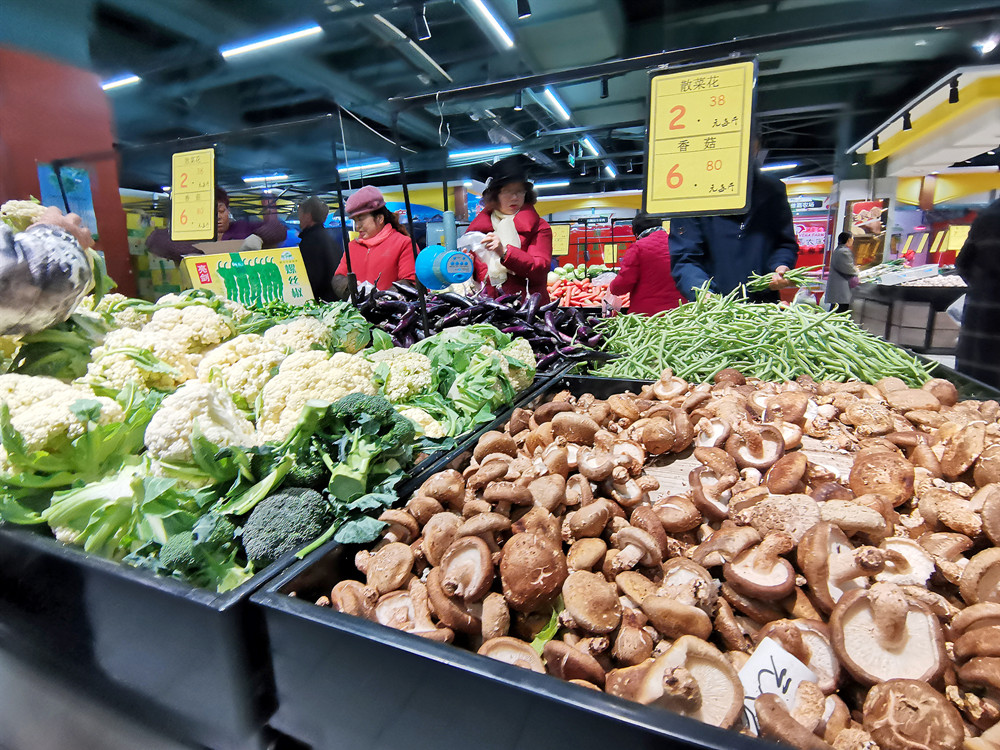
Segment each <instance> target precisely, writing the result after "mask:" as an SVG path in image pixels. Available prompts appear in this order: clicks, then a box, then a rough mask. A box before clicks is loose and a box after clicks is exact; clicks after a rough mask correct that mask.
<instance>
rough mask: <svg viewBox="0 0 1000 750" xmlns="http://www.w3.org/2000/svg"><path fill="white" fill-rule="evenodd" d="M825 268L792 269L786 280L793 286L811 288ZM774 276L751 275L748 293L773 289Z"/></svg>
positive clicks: (748, 282) (786, 273)
mask: <svg viewBox="0 0 1000 750" xmlns="http://www.w3.org/2000/svg"><path fill="white" fill-rule="evenodd" d="M822 268H823V266H803V267H802V268H790V269H789V270H787V271H785V278H786V279H787V280H788V281H790V282H792V286H798V287H803V286H809V285H810V284H813V283H815V282H816V281H817V279H816V276H815V273H816V271H819V270H820V269H822ZM773 276H774V274H770V273H768V274H765V275H763V276H761V275H760V274H759V273H753V274H750V278H749V279H747V291H748V292H766V291H767V290H768V289H770V288H771V279H772V277H773Z"/></svg>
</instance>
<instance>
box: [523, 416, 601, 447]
mask: <svg viewBox="0 0 1000 750" xmlns="http://www.w3.org/2000/svg"><path fill="white" fill-rule="evenodd" d="M536 413H537V412H536ZM599 429H601V426H600V425H599V424H597V422H595V421H594V420H593V419H591V418H590V417H588V416H587V415H585V414H577V413H575V412H572V411H562V412H559V413H558V414H556V415H555V416H554V417H553V418H552V434H553V435H555V436H556V437H564V438H566V440H567V441H569V442H570V443H578V444H579V445H593V444H594V436H595V435H596V434H597V431H598V430H599Z"/></svg>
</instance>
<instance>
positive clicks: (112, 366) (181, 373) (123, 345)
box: [83, 328, 199, 391]
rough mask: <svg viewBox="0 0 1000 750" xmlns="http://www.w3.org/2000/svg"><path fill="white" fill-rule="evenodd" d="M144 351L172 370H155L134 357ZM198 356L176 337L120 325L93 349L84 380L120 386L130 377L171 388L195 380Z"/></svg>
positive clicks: (118, 387) (160, 388) (110, 386)
mask: <svg viewBox="0 0 1000 750" xmlns="http://www.w3.org/2000/svg"><path fill="white" fill-rule="evenodd" d="M143 353H145V354H152V355H153V357H155V358H156V359H159V360H160V361H161V362H162V363H163V364H165V365H167V366H168V367H170V368H172V369H173V372H156V371H155V370H153V369H150V368H149V367H148V366H147V365H146V364H145V363H143V362H141V361H139V360H137V359H136V357H135V356H133V355H135V354H139V355H141V354H143ZM198 359H199V357H198V355H194V354H191V353H189V352H188V351H187V349H186V348H185V346H184V344H183V343H182V342H180V341H178V340H176V339H172V338H169V337H167V336H164V335H162V334H161V335H153V334H152V333H149V332H148V331H147V330H146V329H143V330H142V331H136V330H133V329H131V328H121V329H119V330H117V331H111V332H110V333H109V334H108V335H107V337H106V338H105V339H104V343H103V344H102V345H101V346H99V347H97V348H95V349H94V351H93V354H92V360H91V362H90V364H89V365H88V366H87V374H86V376H85V377H84V378H83V380H84V381H85V382H87V383H94V384H98V383H99V384H101V385H102V386H105V387H109V388H117V389H120V388H123V387H124V386H125V384H126V383H127V382H128V381H130V380H131V381H133V382H135V383H138V384H140V385H145V386H146V387H147V388H156V389H157V390H162V391H172V390H174V389H175V388H176V387H177V386H178V385H180V384H181V383H184V382H187V381H188V380H192V379H194V377H195V376H196V372H195V367H196V365H197V364H198Z"/></svg>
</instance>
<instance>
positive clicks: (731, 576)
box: [722, 532, 795, 601]
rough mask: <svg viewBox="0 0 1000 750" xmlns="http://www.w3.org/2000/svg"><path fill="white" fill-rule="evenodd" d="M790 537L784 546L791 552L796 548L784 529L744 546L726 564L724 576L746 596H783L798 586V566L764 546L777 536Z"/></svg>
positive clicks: (778, 597)
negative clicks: (757, 543) (749, 545)
mask: <svg viewBox="0 0 1000 750" xmlns="http://www.w3.org/2000/svg"><path fill="white" fill-rule="evenodd" d="M779 535H780V536H781V537H784V538H785V539H787V544H786V545H784V547H782V548H781V549H784V552H789V551H791V549H792V548H793V542H792V539H791V537H790V536H788V535H787V534H784V532H772V533H771V534H768V535H767V537H766V538H765V539H764V540H763V541H762V542H761V543H760V544H759V545H757V546H756V547H752V548H751V549H748V550H744V551H743V552H741V553H740V554H738V555H737V556H736V557H734V558H733V560H732V562H727V563H726V564H725V566H724V567H723V569H722V571H723V576H725V579H726V581H728V582H729V585H730V586H732V587H733V588H734V589H736V590H737V591H739V592H740V593H741V594H744V595H745V596H750V597H754V598H756V599H764V600H766V601H773V600H775V599H784V598H785V597H786V596H788V595H789V594H791V593H792V590H793V589H794V588H795V568H793V567H792V564H791V563H790V562H788V560H786V559H784V558H783V557H779V556H778V555H777V553H776V552H775V553H772V552H770V551H768V549H762V547H764V546H765V545H768V546H771V545H773V544H774V542H773V540H774V539H775V538H776V537H778V536H779Z"/></svg>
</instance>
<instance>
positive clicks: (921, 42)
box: [913, 39, 927, 47]
mask: <svg viewBox="0 0 1000 750" xmlns="http://www.w3.org/2000/svg"><path fill="white" fill-rule="evenodd" d="M913 46H914V47H926V46H927V40H926V39H918V40H917V41H915V42H914V43H913Z"/></svg>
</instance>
